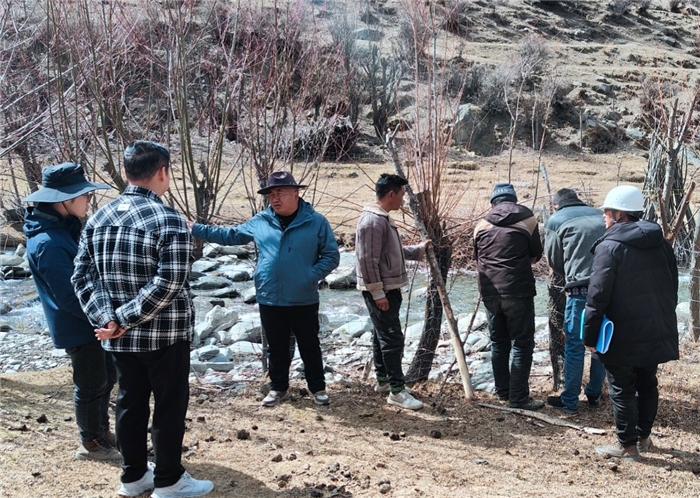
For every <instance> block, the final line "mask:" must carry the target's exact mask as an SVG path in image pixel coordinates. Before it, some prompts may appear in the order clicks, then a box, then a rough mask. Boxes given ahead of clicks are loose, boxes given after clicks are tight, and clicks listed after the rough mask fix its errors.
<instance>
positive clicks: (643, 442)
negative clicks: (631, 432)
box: [637, 436, 654, 453]
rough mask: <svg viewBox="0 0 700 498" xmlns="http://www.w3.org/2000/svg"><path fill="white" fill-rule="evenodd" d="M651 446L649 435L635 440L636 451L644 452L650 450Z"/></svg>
mask: <svg viewBox="0 0 700 498" xmlns="http://www.w3.org/2000/svg"><path fill="white" fill-rule="evenodd" d="M653 447H654V443H652V442H651V436H650V437H645V438H643V439H640V440H639V441H637V451H639V452H640V453H646V452H647V451H651V449H652V448H653Z"/></svg>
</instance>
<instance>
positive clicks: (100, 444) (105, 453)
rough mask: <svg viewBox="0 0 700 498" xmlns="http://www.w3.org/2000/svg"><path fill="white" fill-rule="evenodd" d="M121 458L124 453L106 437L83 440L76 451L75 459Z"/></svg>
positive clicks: (107, 459) (106, 459)
mask: <svg viewBox="0 0 700 498" xmlns="http://www.w3.org/2000/svg"><path fill="white" fill-rule="evenodd" d="M121 459H122V454H121V453H119V452H118V451H117V450H115V449H114V448H113V447H112V445H110V444H109V443H108V442H107V441H106V440H104V439H93V440H92V441H83V443H82V444H81V445H80V447H79V448H78V451H76V452H75V460H97V461H109V460H121Z"/></svg>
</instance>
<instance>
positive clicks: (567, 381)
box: [544, 188, 605, 415]
mask: <svg viewBox="0 0 700 498" xmlns="http://www.w3.org/2000/svg"><path fill="white" fill-rule="evenodd" d="M552 207H554V209H555V210H556V212H555V213H554V214H553V215H552V216H550V218H549V219H548V220H547V224H546V225H545V237H544V240H545V252H546V254H547V262H548V263H549V266H550V267H551V268H552V271H553V272H554V273H556V274H557V275H560V276H562V277H564V280H565V285H564V291H565V293H566V311H565V313H564V334H565V337H566V348H565V350H564V390H563V391H562V393H561V396H549V397H548V398H547V403H548V404H549V405H551V406H553V407H555V408H557V409H558V410H561V411H563V412H564V413H567V414H570V415H573V414H576V413H578V396H579V394H580V393H581V380H582V378H583V360H584V356H585V351H586V350H585V348H584V347H583V342H582V341H581V312H582V311H583V309H584V307H585V306H586V294H587V293H588V281H589V279H590V274H591V264H592V263H593V253H592V252H591V248H592V247H593V244H594V243H595V241H596V240H598V238H599V237H600V236H601V235H603V233H605V223H604V222H603V212H602V211H600V210H599V209H595V208H592V207H590V206H586V204H584V203H583V202H582V201H581V199H579V198H578V196H577V195H576V192H575V191H574V190H572V189H570V188H563V189H560V190H558V191H557V192H556V193H555V194H554V197H553V198H552ZM604 381H605V367H604V366H603V364H602V363H601V362H600V361H599V360H598V359H597V358H595V357H593V358H591V369H590V379H589V382H588V385H586V391H585V392H586V397H587V398H588V405H589V406H590V407H592V408H598V407H599V406H600V395H601V394H602V392H603V382H604Z"/></svg>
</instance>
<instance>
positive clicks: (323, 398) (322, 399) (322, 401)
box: [313, 391, 331, 405]
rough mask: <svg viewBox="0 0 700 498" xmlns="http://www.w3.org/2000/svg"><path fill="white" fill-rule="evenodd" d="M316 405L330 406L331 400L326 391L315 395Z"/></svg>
mask: <svg viewBox="0 0 700 498" xmlns="http://www.w3.org/2000/svg"><path fill="white" fill-rule="evenodd" d="M313 396H314V403H315V404H317V405H330V404H331V398H330V396H328V393H327V392H326V391H317V392H315V393H314V394H313Z"/></svg>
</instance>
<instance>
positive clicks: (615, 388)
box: [605, 365, 659, 446]
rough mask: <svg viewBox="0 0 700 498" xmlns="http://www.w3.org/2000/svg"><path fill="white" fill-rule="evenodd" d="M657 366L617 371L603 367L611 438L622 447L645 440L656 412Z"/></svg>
mask: <svg viewBox="0 0 700 498" xmlns="http://www.w3.org/2000/svg"><path fill="white" fill-rule="evenodd" d="M657 369H658V365H652V366H648V367H641V368H635V367H620V366H615V365H605V370H607V372H608V384H609V388H610V400H611V401H612V405H613V416H614V417H615V434H617V439H618V441H620V444H622V445H623V446H632V445H633V444H637V441H638V439H644V438H648V437H649V435H650V434H651V427H652V425H654V419H656V412H657V410H658V408H659V388H658V386H659V382H658V380H657V379H656V371H657Z"/></svg>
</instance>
